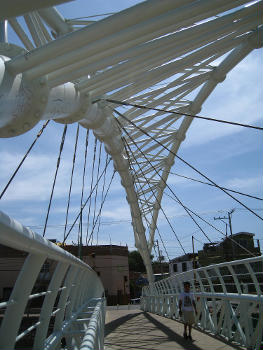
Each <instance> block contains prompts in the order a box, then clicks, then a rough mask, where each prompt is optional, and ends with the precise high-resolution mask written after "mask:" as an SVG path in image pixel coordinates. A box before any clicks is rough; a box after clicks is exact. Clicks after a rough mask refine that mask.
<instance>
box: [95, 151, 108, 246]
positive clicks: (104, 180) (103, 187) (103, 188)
mask: <svg viewBox="0 0 263 350" xmlns="http://www.w3.org/2000/svg"><path fill="white" fill-rule="evenodd" d="M108 157H109V155H108V153H107V156H106V163H107V161H108ZM106 172H107V170H106V171H105V173H104V176H103V185H102V192H101V202H102V201H103V197H104V191H105V182H106ZM100 225H101V216H100V217H99V223H98V227H97V245H98V235H99V230H100Z"/></svg>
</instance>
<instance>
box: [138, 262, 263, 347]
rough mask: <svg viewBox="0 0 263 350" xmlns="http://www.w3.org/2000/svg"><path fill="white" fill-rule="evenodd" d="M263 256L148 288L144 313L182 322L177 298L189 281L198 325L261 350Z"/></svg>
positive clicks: (145, 295) (143, 300) (194, 272)
mask: <svg viewBox="0 0 263 350" xmlns="http://www.w3.org/2000/svg"><path fill="white" fill-rule="evenodd" d="M262 267H263V257H262V256H260V257H256V258H249V259H244V260H237V261H231V262H227V263H222V264H217V265H210V266H207V267H202V268H198V269H196V270H192V271H187V272H184V273H180V274H176V275H174V276H172V277H169V278H166V279H164V280H161V281H158V282H156V283H154V284H153V285H152V288H150V287H149V286H148V287H145V288H144V290H143V296H142V298H141V308H142V309H143V310H144V311H148V312H152V313H156V314H159V315H162V316H165V317H169V318H173V319H178V320H179V319H180V317H179V307H178V303H179V301H178V297H179V294H180V292H181V291H183V282H184V281H189V282H190V283H191V286H192V290H193V293H194V295H195V298H196V302H197V310H198V312H197V316H196V326H197V327H199V328H201V329H202V330H206V331H208V332H209V333H212V334H215V335H220V336H223V337H224V338H226V339H227V340H229V341H231V342H235V343H238V344H240V345H242V346H245V347H246V348H247V349H256V350H259V349H262V336H263V312H262V311H263V295H262V290H263V268H262Z"/></svg>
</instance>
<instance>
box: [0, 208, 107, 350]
mask: <svg viewBox="0 0 263 350" xmlns="http://www.w3.org/2000/svg"><path fill="white" fill-rule="evenodd" d="M0 244H2V245H4V246H6V247H10V248H13V249H16V250H20V251H24V252H27V253H28V254H27V256H26V257H22V259H24V262H23V266H22V268H21V271H20V272H19V274H18V276H17V279H16V282H15V285H14V288H13V290H12V293H11V296H10V298H9V300H5V301H3V302H2V303H0V308H4V309H5V313H4V317H3V320H2V323H1V328H0V348H1V349H10V350H12V349H14V347H15V345H16V343H17V342H19V341H21V339H23V338H24V337H25V336H27V335H28V334H29V333H30V334H33V333H32V331H35V336H34V344H32V345H33V349H35V350H37V349H50V350H51V349H55V348H56V346H59V345H60V343H61V341H63V338H64V339H65V341H66V344H67V346H70V344H73V343H74V342H75V343H76V342H77V343H80V342H81V341H82V338H83V336H84V335H85V334H86V331H85V330H86V329H89V328H88V327H89V322H90V319H89V318H87V319H86V320H85V322H82V321H81V322H78V321H79V318H80V317H81V315H83V313H85V312H87V311H89V310H90V309H91V308H92V310H93V309H94V307H93V306H91V305H94V301H96V303H97V305H99V306H98V307H97V309H96V310H98V309H99V311H96V313H93V316H92V319H93V320H94V318H95V319H96V317H98V319H97V320H96V322H95V323H94V322H93V327H95V328H96V327H98V330H97V329H96V337H95V338H94V341H96V344H99V346H100V347H97V348H98V349H102V348H103V331H102V329H103V327H104V317H102V316H101V315H104V304H105V303H104V301H103V302H102V301H99V303H98V300H103V299H101V298H102V295H103V292H104V289H103V286H102V283H101V280H100V279H99V277H98V276H97V274H96V272H95V271H93V270H92V268H91V267H90V266H89V265H87V264H85V263H84V262H83V261H81V260H79V259H78V258H76V257H75V256H73V255H71V254H70V253H68V252H67V251H65V250H63V249H62V248H60V247H58V246H57V245H55V244H53V243H51V242H50V241H48V240H47V239H45V238H43V237H42V236H40V235H38V234H36V233H34V232H33V231H31V230H30V229H28V228H26V227H24V226H23V225H21V224H20V223H19V222H17V221H16V220H14V219H12V218H10V217H9V216H8V215H6V214H4V213H3V212H0ZM46 259H51V260H54V261H55V262H56V266H55V271H54V272H53V275H52V276H51V279H50V281H46V285H45V288H46V290H45V291H44V292H42V291H41V292H39V293H35V292H34V286H36V284H37V281H38V279H39V276H40V273H41V268H42V266H43V264H44V262H45V261H46ZM40 297H42V298H43V299H44V300H43V303H42V306H41V309H40V313H38V314H34V315H31V316H34V321H33V322H34V323H32V324H31V325H30V326H29V327H27V328H26V329H24V328H25V327H24V326H25V323H24V321H25V314H26V310H27V304H28V302H29V301H31V300H32V299H36V298H40ZM31 316H30V315H29V313H28V316H27V317H31ZM36 319H37V320H36ZM76 322H77V323H78V327H77V328H78V330H79V332H78V334H76V333H74V332H72V330H75V329H76ZM21 325H24V326H23V327H22V329H23V330H22V331H20V333H19V329H20V328H21ZM48 331H49V334H50V331H51V334H50V335H49V336H48ZM94 344H95V343H94Z"/></svg>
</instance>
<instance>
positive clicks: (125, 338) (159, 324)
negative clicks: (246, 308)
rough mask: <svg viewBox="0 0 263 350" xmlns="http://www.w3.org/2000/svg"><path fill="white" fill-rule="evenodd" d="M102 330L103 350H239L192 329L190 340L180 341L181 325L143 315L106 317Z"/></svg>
mask: <svg viewBox="0 0 263 350" xmlns="http://www.w3.org/2000/svg"><path fill="white" fill-rule="evenodd" d="M110 315H111V316H112V317H111V318H113V319H114V320H113V321H111V322H109V323H107V324H106V327H105V350H136V349H138V350H211V349H213V350H233V349H238V350H241V349H243V348H242V347H239V346H235V345H233V344H229V343H227V342H226V341H225V340H224V339H221V338H219V337H216V336H213V335H209V334H207V333H205V332H202V331H199V329H197V328H196V329H193V334H192V335H193V338H194V339H195V340H193V341H192V342H191V341H190V340H188V339H187V340H185V339H184V338H183V324H182V323H180V322H177V321H174V320H171V319H168V318H164V317H161V316H158V315H154V314H150V313H147V312H142V311H139V310H138V311H136V312H134V311H133V312H129V311H127V314H125V313H121V312H120V313H118V311H115V312H114V314H113V313H112V314H110Z"/></svg>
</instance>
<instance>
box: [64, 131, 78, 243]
mask: <svg viewBox="0 0 263 350" xmlns="http://www.w3.org/2000/svg"><path fill="white" fill-rule="evenodd" d="M78 139H79V124H78V126H77V131H76V140H75V147H74V154H73V159H72V169H71V177H70V185H69V192H68V204H67V211H66V221H65V227H64V234H63V237H65V234H66V230H67V224H68V212H69V204H70V197H71V190H72V181H73V175H74V170H75V161H76V152H77V147H78Z"/></svg>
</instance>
